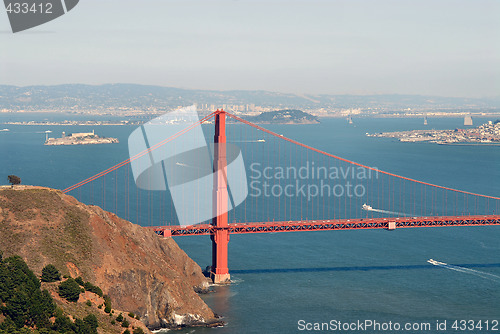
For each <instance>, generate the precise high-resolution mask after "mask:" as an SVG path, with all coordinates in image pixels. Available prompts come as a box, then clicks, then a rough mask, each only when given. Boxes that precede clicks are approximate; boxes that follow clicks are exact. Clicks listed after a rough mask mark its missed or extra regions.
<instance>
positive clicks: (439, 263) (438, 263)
mask: <svg viewBox="0 0 500 334" xmlns="http://www.w3.org/2000/svg"><path fill="white" fill-rule="evenodd" d="M427 262H429V263H430V264H433V265H435V266H445V265H446V263H444V262H439V261H436V260H433V259H429V260H427Z"/></svg>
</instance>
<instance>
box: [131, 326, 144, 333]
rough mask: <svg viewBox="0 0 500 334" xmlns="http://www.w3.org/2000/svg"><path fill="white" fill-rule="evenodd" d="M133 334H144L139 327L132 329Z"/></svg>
mask: <svg viewBox="0 0 500 334" xmlns="http://www.w3.org/2000/svg"><path fill="white" fill-rule="evenodd" d="M133 334H144V331H143V330H142V328H141V327H137V328H136V329H134V332H133Z"/></svg>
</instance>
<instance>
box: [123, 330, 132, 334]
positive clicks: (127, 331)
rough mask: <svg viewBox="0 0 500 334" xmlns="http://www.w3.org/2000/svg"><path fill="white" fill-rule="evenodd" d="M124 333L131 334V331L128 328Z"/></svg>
mask: <svg viewBox="0 0 500 334" xmlns="http://www.w3.org/2000/svg"><path fill="white" fill-rule="evenodd" d="M122 334H130V331H129V330H128V329H126V330H124V331H123V333H122Z"/></svg>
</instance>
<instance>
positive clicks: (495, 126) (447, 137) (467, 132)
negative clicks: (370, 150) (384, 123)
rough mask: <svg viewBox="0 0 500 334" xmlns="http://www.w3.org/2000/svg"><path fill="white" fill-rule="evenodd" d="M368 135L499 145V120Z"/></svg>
mask: <svg viewBox="0 0 500 334" xmlns="http://www.w3.org/2000/svg"><path fill="white" fill-rule="evenodd" d="M366 135H367V136H369V137H386V138H397V139H399V141H401V142H410V143H416V142H429V143H436V144H440V145H500V120H496V121H494V122H492V121H489V122H488V123H486V124H483V125H480V126H478V127H476V128H472V129H455V130H412V131H398V132H382V133H376V134H368V133H367V134H366Z"/></svg>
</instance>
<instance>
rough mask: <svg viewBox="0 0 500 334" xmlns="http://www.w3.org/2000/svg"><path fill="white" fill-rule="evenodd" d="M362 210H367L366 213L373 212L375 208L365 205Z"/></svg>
mask: <svg viewBox="0 0 500 334" xmlns="http://www.w3.org/2000/svg"><path fill="white" fill-rule="evenodd" d="M361 209H362V210H366V211H371V210H373V208H372V207H371V206H369V205H368V204H366V203H364V204H363V206H362V207H361Z"/></svg>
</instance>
